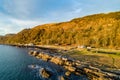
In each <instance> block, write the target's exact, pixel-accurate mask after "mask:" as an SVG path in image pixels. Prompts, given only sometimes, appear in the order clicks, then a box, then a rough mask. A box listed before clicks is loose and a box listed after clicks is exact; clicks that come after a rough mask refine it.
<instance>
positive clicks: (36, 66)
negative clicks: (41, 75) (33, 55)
mask: <svg viewBox="0 0 120 80" xmlns="http://www.w3.org/2000/svg"><path fill="white" fill-rule="evenodd" d="M28 67H29V68H32V69H37V68H39V66H38V65H28Z"/></svg>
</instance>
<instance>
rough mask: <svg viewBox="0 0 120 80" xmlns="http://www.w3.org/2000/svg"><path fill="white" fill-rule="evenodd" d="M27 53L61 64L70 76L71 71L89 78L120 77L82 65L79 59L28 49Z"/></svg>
mask: <svg viewBox="0 0 120 80" xmlns="http://www.w3.org/2000/svg"><path fill="white" fill-rule="evenodd" d="M29 54H30V55H32V56H34V57H36V58H38V59H42V60H45V61H50V62H53V63H55V64H57V65H60V66H63V67H64V68H65V69H66V70H67V72H66V73H65V75H66V76H70V74H71V73H74V74H76V75H86V76H87V77H88V78H89V79H90V80H98V79H99V80H100V79H101V80H112V79H120V77H119V76H118V75H116V74H113V73H107V72H104V71H102V70H100V69H98V68H95V67H92V66H90V65H85V64H84V65H82V64H81V63H80V61H74V60H70V59H68V58H64V57H60V56H55V55H50V54H48V53H44V52H36V51H30V52H29ZM43 72H45V70H43ZM45 73H46V72H45ZM44 77H45V76H44ZM47 77H48V76H47Z"/></svg>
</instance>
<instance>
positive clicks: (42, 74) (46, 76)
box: [39, 68, 51, 78]
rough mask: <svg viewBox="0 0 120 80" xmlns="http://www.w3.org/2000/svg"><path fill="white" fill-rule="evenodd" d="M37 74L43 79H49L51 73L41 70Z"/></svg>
mask: <svg viewBox="0 0 120 80" xmlns="http://www.w3.org/2000/svg"><path fill="white" fill-rule="evenodd" d="M39 72H40V74H41V76H42V77H43V78H49V77H50V76H51V72H50V71H48V70H47V69H45V68H41V69H40V70H39Z"/></svg>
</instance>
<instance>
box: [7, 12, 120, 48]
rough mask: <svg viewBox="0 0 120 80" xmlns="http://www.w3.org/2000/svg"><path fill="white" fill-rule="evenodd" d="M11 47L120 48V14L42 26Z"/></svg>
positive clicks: (11, 40)
mask: <svg viewBox="0 0 120 80" xmlns="http://www.w3.org/2000/svg"><path fill="white" fill-rule="evenodd" d="M7 42H8V43H34V44H61V45H72V44H76V45H91V46H96V47H99V46H100V47H108V46H109V47H119V46H120V11H119V12H112V13H108V14H104V13H102V14H94V15H89V16H85V17H82V18H76V19H73V20H71V21H69V22H62V23H54V24H45V25H39V26H36V27H34V28H32V29H25V30H23V31H21V32H19V33H18V34H16V35H15V36H13V38H9V40H7Z"/></svg>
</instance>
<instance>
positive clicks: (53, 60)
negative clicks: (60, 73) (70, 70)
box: [50, 57, 64, 66]
mask: <svg viewBox="0 0 120 80" xmlns="http://www.w3.org/2000/svg"><path fill="white" fill-rule="evenodd" d="M50 61H51V62H53V63H55V64H57V65H61V66H62V65H63V64H64V61H63V60H62V58H60V57H52V58H51V60H50Z"/></svg>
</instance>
